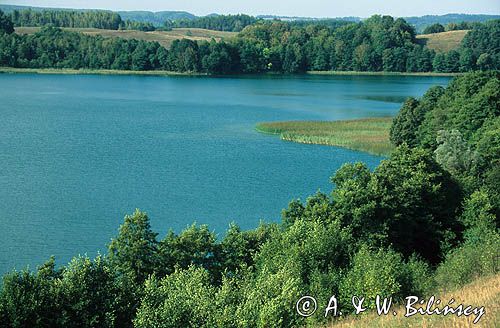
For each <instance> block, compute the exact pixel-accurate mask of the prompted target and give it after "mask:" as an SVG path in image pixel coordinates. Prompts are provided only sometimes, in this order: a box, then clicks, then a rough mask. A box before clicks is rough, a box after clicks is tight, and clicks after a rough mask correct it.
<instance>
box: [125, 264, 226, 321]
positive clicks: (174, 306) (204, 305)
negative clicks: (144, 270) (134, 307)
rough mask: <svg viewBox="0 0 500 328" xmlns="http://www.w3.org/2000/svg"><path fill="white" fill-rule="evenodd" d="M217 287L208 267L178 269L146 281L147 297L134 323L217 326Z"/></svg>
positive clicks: (145, 295)
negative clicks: (212, 284)
mask: <svg viewBox="0 0 500 328" xmlns="http://www.w3.org/2000/svg"><path fill="white" fill-rule="evenodd" d="M215 293H216V290H215V288H214V287H212V286H211V285H210V276H209V274H208V272H207V271H206V270H205V269H202V268H195V267H190V268H188V269H186V270H176V271H175V272H174V273H172V274H171V275H169V276H166V277H164V278H162V279H160V280H159V279H158V278H156V277H155V276H152V277H151V278H149V279H148V280H147V281H146V282H145V290H144V297H143V298H142V300H141V305H140V307H139V309H138V311H137V317H136V319H135V320H134V326H135V327H141V328H147V327H155V328H170V327H172V328H177V327H214V314H215V313H216V310H217V309H216V308H215V303H213V300H214V299H215Z"/></svg>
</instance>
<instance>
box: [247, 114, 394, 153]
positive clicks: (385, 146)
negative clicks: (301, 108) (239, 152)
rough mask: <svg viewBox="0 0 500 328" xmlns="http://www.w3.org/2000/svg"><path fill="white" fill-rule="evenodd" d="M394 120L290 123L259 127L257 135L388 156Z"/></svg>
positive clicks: (258, 125) (373, 119) (272, 123)
mask: <svg viewBox="0 0 500 328" xmlns="http://www.w3.org/2000/svg"><path fill="white" fill-rule="evenodd" d="M391 124H392V118H390V117H382V118H365V119H357V120H348V121H331V122H327V121H325V122H321V121H289V122H267V123H259V124H257V126H256V129H257V131H259V132H262V133H268V134H275V135H279V136H280V138H281V139H282V140H285V141H293V142H299V143H306V144H320V145H328V146H337V147H344V148H348V149H352V150H359V151H364V152H368V153H371V154H375V155H388V154H389V153H390V151H391V150H392V148H393V146H392V145H391V143H390V141H389V130H390V127H391Z"/></svg>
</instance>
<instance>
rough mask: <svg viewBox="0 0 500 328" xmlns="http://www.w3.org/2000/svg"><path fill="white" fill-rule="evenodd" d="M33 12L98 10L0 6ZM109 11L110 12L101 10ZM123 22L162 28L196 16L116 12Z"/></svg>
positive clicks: (174, 13) (6, 8) (0, 8)
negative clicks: (168, 23)
mask: <svg viewBox="0 0 500 328" xmlns="http://www.w3.org/2000/svg"><path fill="white" fill-rule="evenodd" d="M27 9H31V10H34V11H42V10H68V11H92V10H100V9H70V8H45V7H31V6H16V5H3V4H0V10H2V11H4V12H5V13H11V12H13V11H14V10H27ZM103 11H111V10H103ZM116 13H118V14H119V15H120V16H121V18H122V19H123V20H131V21H137V22H144V23H151V24H153V25H155V26H162V25H163V23H165V21H166V20H172V21H173V20H180V19H195V18H196V16H195V15H193V14H191V13H188V12H186V11H159V12H151V11H117V12H116Z"/></svg>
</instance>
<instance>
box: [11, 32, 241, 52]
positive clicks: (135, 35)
mask: <svg viewBox="0 0 500 328" xmlns="http://www.w3.org/2000/svg"><path fill="white" fill-rule="evenodd" d="M63 29H64V30H66V31H73V32H81V33H84V34H87V35H102V36H103V37H118V38H124V39H138V40H144V41H157V42H158V43H160V44H161V45H162V46H164V47H167V48H168V47H170V44H171V43H172V41H174V40H178V39H191V40H197V41H202V40H207V41H210V40H211V39H212V38H214V39H215V40H217V41H220V40H221V39H228V38H231V37H234V36H236V34H237V33H235V32H221V31H212V30H205V29H201V28H175V29H173V30H172V31H153V32H142V31H132V30H124V31H120V30H101V29H97V28H63ZM39 30H40V27H16V33H18V34H33V33H36V32H38V31H39Z"/></svg>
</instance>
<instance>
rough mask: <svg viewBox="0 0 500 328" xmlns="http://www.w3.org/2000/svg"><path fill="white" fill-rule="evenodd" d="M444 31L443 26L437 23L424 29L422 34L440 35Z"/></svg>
mask: <svg viewBox="0 0 500 328" xmlns="http://www.w3.org/2000/svg"><path fill="white" fill-rule="evenodd" d="M444 31H445V29H444V26H443V25H441V24H439V23H436V24H432V25H429V26H427V27H426V28H425V29H424V32H423V34H432V33H441V32H444Z"/></svg>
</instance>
